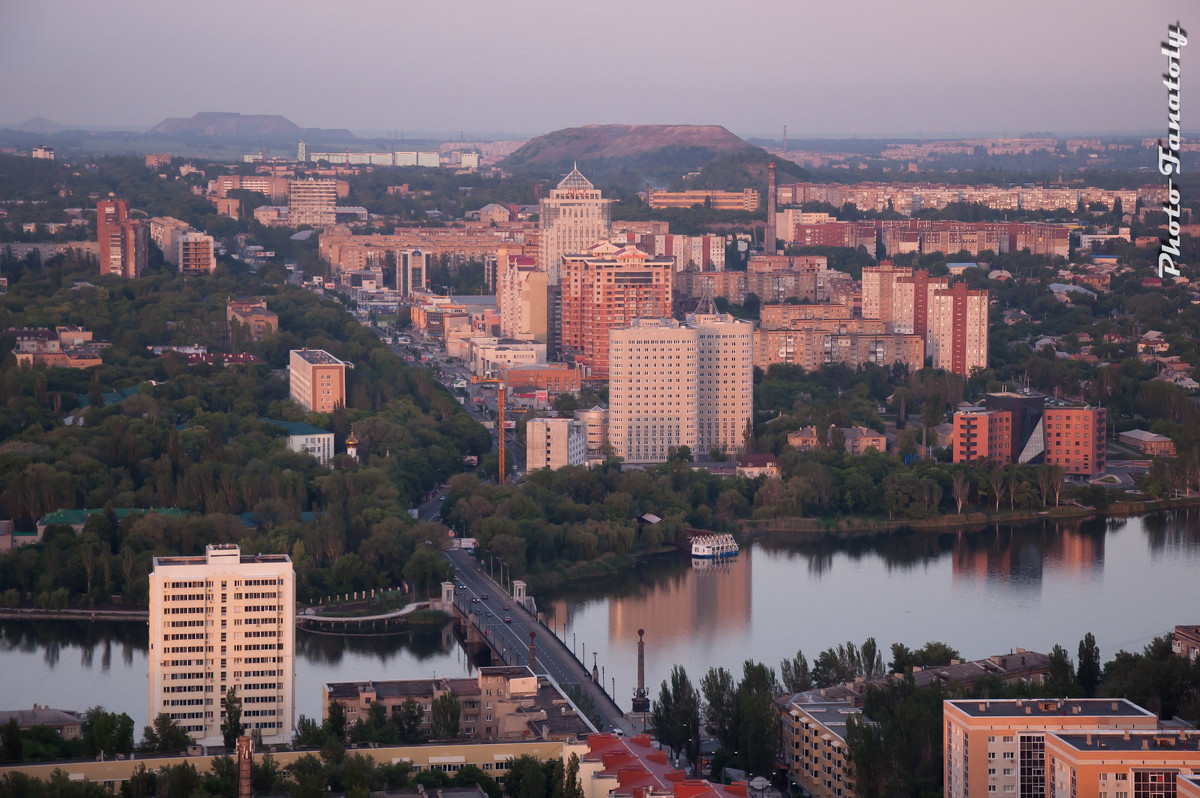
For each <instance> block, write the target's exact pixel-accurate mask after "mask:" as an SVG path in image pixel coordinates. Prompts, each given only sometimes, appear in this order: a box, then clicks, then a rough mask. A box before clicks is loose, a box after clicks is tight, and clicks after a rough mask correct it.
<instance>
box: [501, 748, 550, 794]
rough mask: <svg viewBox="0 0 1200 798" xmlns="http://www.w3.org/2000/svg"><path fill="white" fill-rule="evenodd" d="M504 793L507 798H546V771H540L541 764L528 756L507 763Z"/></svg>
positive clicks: (523, 755)
mask: <svg viewBox="0 0 1200 798" xmlns="http://www.w3.org/2000/svg"><path fill="white" fill-rule="evenodd" d="M504 791H505V792H507V793H508V795H509V798H547V796H546V771H545V770H543V769H542V763H541V762H539V761H538V760H537V759H535V758H534V757H532V756H530V755H529V754H522V755H521V756H519V757H517V758H516V759H514V760H512V761H511V762H509V763H508V775H507V776H505V778H504Z"/></svg>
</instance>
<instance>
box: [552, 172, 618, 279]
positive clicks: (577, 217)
mask: <svg viewBox="0 0 1200 798" xmlns="http://www.w3.org/2000/svg"><path fill="white" fill-rule="evenodd" d="M538 218H539V222H538V227H539V228H540V231H539V238H538V246H539V253H538V255H539V263H538V265H539V266H540V267H541V268H542V270H543V271H545V272H546V274H547V275H549V277H550V285H552V286H553V285H558V283H559V275H560V273H561V267H562V258H563V255H574V254H578V253H581V252H584V251H586V250H587V248H588V247H590V246H591V245H592V244H595V243H598V242H600V241H608V240H609V239H610V238H611V237H612V200H606V199H603V198H602V197H601V196H600V192H599V191H598V190H597V189H596V187H595V186H593V185H592V183H591V181H589V180H588V179H587V178H586V177H584V176H583V175H581V174H580V173H579V169H578V168H575V169H572V170H571V173H570V174H569V175H567V176H566V177H564V178H563V179H562V181H561V182H560V183H559V184H558V188H556V189H553V190H552V191H551V192H550V196H549V197H545V198H543V199H542V201H541V208H540V210H539V217H538Z"/></svg>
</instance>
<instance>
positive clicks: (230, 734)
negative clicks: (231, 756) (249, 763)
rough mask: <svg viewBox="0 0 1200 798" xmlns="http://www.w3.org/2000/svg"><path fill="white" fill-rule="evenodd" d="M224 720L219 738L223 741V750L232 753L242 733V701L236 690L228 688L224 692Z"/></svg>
mask: <svg viewBox="0 0 1200 798" xmlns="http://www.w3.org/2000/svg"><path fill="white" fill-rule="evenodd" d="M222 714H224V716H225V718H224V720H222V721H221V737H222V738H223V739H224V740H225V748H226V749H228V750H230V751H232V750H233V749H234V748H236V747H237V740H238V738H239V737H241V736H242V734H243V733H244V729H243V727H242V700H241V699H240V698H238V694H237V688H236V687H230V688H229V689H227V690H226V691H225V711H224V713H222Z"/></svg>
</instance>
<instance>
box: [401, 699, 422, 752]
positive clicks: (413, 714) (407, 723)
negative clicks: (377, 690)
mask: <svg viewBox="0 0 1200 798" xmlns="http://www.w3.org/2000/svg"><path fill="white" fill-rule="evenodd" d="M424 718H425V715H424V713H423V712H422V711H421V705H420V704H418V703H417V702H416V700H415V699H413V698H406V699H404V703H403V704H401V705H400V716H399V719H398V723H399V725H400V740H401V741H402V742H405V743H409V744H412V743H419V742H421V740H422V738H423V737H424V734H422V733H421V721H422V720H424Z"/></svg>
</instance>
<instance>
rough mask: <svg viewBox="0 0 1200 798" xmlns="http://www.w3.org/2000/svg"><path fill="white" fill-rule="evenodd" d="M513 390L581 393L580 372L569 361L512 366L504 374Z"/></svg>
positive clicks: (552, 393)
mask: <svg viewBox="0 0 1200 798" xmlns="http://www.w3.org/2000/svg"><path fill="white" fill-rule="evenodd" d="M504 376H505V380H506V381H507V382H508V387H509V389H510V390H512V391H519V390H531V389H532V390H535V391H546V392H548V393H550V394H551V395H554V394H560V393H571V394H575V393H579V388H580V384H581V381H580V376H581V375H580V372H579V369H578V368H573V367H571V366H570V365H569V364H567V363H544V364H536V365H532V366H518V367H515V368H510V369H509V370H508V372H507V373H506V374H505V375H504Z"/></svg>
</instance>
